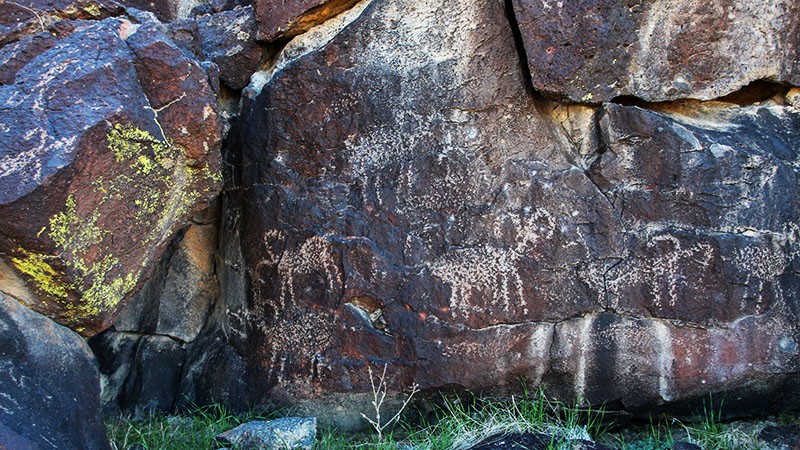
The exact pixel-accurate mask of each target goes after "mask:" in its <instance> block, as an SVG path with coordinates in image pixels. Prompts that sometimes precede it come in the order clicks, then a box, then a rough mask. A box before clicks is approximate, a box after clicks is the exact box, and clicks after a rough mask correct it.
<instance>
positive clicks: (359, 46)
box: [189, 0, 800, 409]
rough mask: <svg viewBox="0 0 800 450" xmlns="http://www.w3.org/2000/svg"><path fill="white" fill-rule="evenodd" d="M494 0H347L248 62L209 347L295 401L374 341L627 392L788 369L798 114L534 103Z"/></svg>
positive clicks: (403, 369) (207, 370) (700, 385)
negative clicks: (273, 51)
mask: <svg viewBox="0 0 800 450" xmlns="http://www.w3.org/2000/svg"><path fill="white" fill-rule="evenodd" d="M506 12H507V11H506V10H505V8H504V4H503V2H499V1H494V0H461V1H452V2H448V4H447V5H441V4H440V2H417V3H415V7H414V10H413V13H412V12H409V11H408V10H406V9H405V8H404V6H403V4H402V2H399V1H391V0H385V1H379V0H375V1H373V2H371V3H370V2H366V3H360V4H358V5H357V6H356V7H355V8H354V9H352V10H351V11H349V12H348V13H346V14H345V15H344V16H343V17H339V18H337V20H335V21H330V22H328V23H326V24H325V25H324V26H322V27H319V28H316V29H314V30H312V31H310V32H309V33H308V34H307V35H304V36H302V37H300V38H298V39H297V40H295V41H293V42H291V43H289V45H288V46H287V47H286V49H284V52H283V56H282V57H281V58H279V60H278V62H277V64H276V68H275V69H274V71H272V72H265V73H261V74H258V75H257V76H255V77H254V80H256V82H255V83H254V84H251V86H250V87H249V88H248V89H247V90H246V91H245V92H246V93H247V95H248V96H249V98H248V100H247V101H246V102H245V104H244V108H243V114H242V117H241V120H240V122H239V127H238V128H237V129H236V130H234V131H233V132H232V133H233V136H232V138H231V143H232V144H231V146H232V148H233V149H234V152H233V154H232V158H233V160H232V162H231V165H232V167H234V175H235V177H234V182H233V186H234V187H238V188H239V190H238V191H236V192H230V193H229V194H226V199H227V200H226V205H227V206H226V209H225V212H224V214H225V216H226V217H228V218H229V219H226V220H230V221H231V222H232V223H234V225H232V226H231V228H230V229H229V228H228V227H225V228H224V231H223V233H224V234H223V242H226V244H225V245H226V246H228V247H226V250H225V252H224V255H223V261H224V262H225V267H223V268H221V273H223V274H227V275H223V277H224V278H223V289H222V292H223V296H222V301H223V302H228V301H229V302H230V305H229V306H227V307H226V308H225V309H221V308H220V309H219V311H222V312H221V314H219V315H216V316H215V317H216V319H215V322H214V323H215V325H214V326H213V327H210V328H209V330H210V331H209V333H210V334H209V336H216V337H217V338H216V341H214V340H212V339H209V340H208V341H206V342H208V345H209V346H210V347H209V348H211V349H213V351H212V352H211V353H212V354H214V355H217V357H221V356H220V355H223V354H230V353H225V352H223V349H224V348H228V349H229V350H230V352H231V353H234V354H236V355H237V356H234V357H231V358H228V357H224V358H228V359H224V358H223V359H224V360H227V361H237V363H236V364H230V366H229V367H241V369H240V370H241V376H239V377H237V383H239V380H242V379H244V380H247V381H246V383H245V384H247V385H251V386H252V385H256V386H262V387H264V386H267V387H270V388H271V391H270V392H269V393H268V394H264V393H262V394H261V395H265V396H273V397H277V398H288V399H292V400H294V401H296V400H298V399H308V398H316V397H319V396H320V395H322V394H326V393H334V392H353V391H355V392H358V391H363V390H365V389H367V388H368V382H369V380H368V378H367V375H366V373H367V372H366V367H365V366H366V365H368V364H377V365H382V364H383V363H384V362H387V363H388V364H389V365H390V369H389V371H390V372H392V373H394V374H396V377H395V379H394V381H395V383H396V384H395V385H396V386H397V387H402V386H404V385H408V384H410V382H411V381H413V380H415V381H416V382H418V383H420V384H421V385H422V387H424V388H436V387H441V386H445V385H460V386H464V387H467V388H470V389H481V388H487V387H493V386H499V385H500V386H502V385H508V386H516V385H517V384H518V380H519V379H520V378H524V379H527V380H528V381H529V382H530V383H533V384H543V385H544V386H546V387H547V388H548V389H549V390H550V392H552V393H554V394H557V395H559V396H560V397H562V398H583V399H585V400H587V401H590V402H603V401H606V402H616V401H621V402H622V404H623V405H624V406H626V407H628V408H631V409H637V408H644V407H647V406H652V405H655V404H659V403H661V402H664V401H678V400H682V399H687V398H692V397H695V396H702V395H704V394H705V393H708V392H710V391H713V392H717V391H729V392H734V391H735V392H737V393H740V394H741V396H739V397H737V398H744V397H743V396H745V395H746V394H748V393H752V392H753V391H754V390H755V389H756V388H754V387H753V385H754V383H760V384H761V385H762V386H774V385H777V384H779V383H784V382H787V380H791V374H792V373H795V372H796V371H797V370H798V363H800V359H798V354H797V347H796V346H797V344H796V343H797V341H798V339H800V335H799V334H798V332H799V331H800V330H798V325H797V323H798V322H797V317H796V310H797V296H796V293H797V290H798V278H797V275H796V269H795V267H796V265H797V263H798V246H797V245H798V244H797V242H798V237H799V236H798V216H797V214H798V213H797V211H798V208H797V206H798V205H797V202H798V183H797V178H796V177H797V170H796V167H797V162H798V153H797V149H798V148H800V141H798V138H799V137H800V132H799V131H798V130H800V115H798V111H797V110H795V109H794V108H792V107H789V106H785V105H784V104H783V102H784V99H783V98H782V97H776V98H775V99H774V100H772V101H768V102H766V103H764V104H762V105H753V106H738V105H736V104H733V103H720V102H717V103H715V102H708V103H686V102H684V103H680V104H675V105H643V106H645V108H641V107H636V106H624V105H620V104H613V103H607V104H604V105H602V106H600V107H586V106H565V105H556V104H552V103H549V102H546V101H543V100H538V99H536V97H535V96H534V95H531V93H530V92H529V91H528V90H526V79H525V75H524V70H522V68H521V67H520V65H519V59H518V54H517V49H516V47H515V42H514V38H513V34H512V32H511V29H510V27H509V22H508V18H507V16H506ZM521 24H522V25H523V27H524V26H525V25H524V23H522V21H521ZM523 31H524V28H523ZM531 70H532V72H533V71H535V70H536V68H535V67H531ZM532 76H534V77H535V76H536V74H532ZM737 86H738V85H737ZM654 89H656V90H659V89H661V85H658V86H656V87H654ZM665 89H666V88H665ZM726 89H727V88H726ZM581 92H582V93H583V94H581V96H583V95H585V93H587V92H588V91H587V90H583V91H581ZM659 92H661V91H659ZM708 92H712V91H711V90H709V91H708ZM714 92H716V91H714ZM614 95H617V94H614ZM659 95H660V94H659ZM709 95H711V94H709ZM713 95H716V94H713ZM238 242H241V244H238ZM231 245H233V246H234V247H237V248H233V249H232V248H230V246H231ZM239 254H240V255H241V256H240V258H239V257H236V255H239ZM211 330H214V331H211ZM221 336H225V339H226V340H227V344H222V343H220V342H219V339H220V337H221ZM211 361H213V364H210V363H209V360H206V361H203V360H202V359H201V358H196V359H194V360H192V362H190V366H191V367H192V371H191V373H192V375H190V376H189V378H190V379H193V380H199V379H201V378H202V375H201V374H209V375H210V374H212V373H213V371H214V370H215V368H216V367H217V366H218V364H219V361H220V360H219V359H216V357H215V359H212V360H211ZM790 385H791V383H790ZM784 387H785V386H784ZM796 387H797V386H794V387H793V388H791V389H795V390H796ZM212 389H215V390H216V391H215V392H216V393H217V395H216V396H215V397H216V398H222V397H224V395H226V394H227V395H230V396H232V397H236V394H235V393H239V394H241V393H242V392H244V389H243V388H242V386H240V385H239V384H236V385H231V388H230V389H229V390H226V388H225V387H224V386H219V385H217V386H215V387H214V388H212ZM737 395H739V394H737ZM228 398H231V397H228ZM251 400H252V398H251Z"/></svg>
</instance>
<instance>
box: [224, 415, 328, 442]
mask: <svg viewBox="0 0 800 450" xmlns="http://www.w3.org/2000/svg"><path fill="white" fill-rule="evenodd" d="M217 440H218V441H220V442H222V443H223V444H230V445H235V446H236V447H241V448H247V449H252V450H280V449H285V448H291V449H301V450H311V449H313V448H314V444H315V443H316V441H317V419H315V418H313V417H311V418H302V417H284V418H281V419H276V420H270V421H260V420H255V421H252V422H247V423H243V424H241V425H239V426H238V427H236V428H234V429H232V430H228V431H226V432H224V433H222V434H219V435H218V436H217Z"/></svg>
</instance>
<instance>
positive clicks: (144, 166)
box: [133, 155, 156, 175]
mask: <svg viewBox="0 0 800 450" xmlns="http://www.w3.org/2000/svg"><path fill="white" fill-rule="evenodd" d="M133 168H134V169H136V171H137V172H139V173H141V174H143V175H149V174H150V172H152V171H153V169H155V168H156V165H155V163H154V162H153V160H152V159H150V158H148V157H147V156H145V155H139V156H138V157H137V158H136V162H135V163H134V164H133Z"/></svg>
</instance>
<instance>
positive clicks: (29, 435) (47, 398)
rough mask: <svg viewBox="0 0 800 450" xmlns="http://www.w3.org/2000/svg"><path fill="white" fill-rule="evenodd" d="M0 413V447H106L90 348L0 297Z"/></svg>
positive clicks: (66, 331) (91, 449) (80, 449)
mask: <svg viewBox="0 0 800 450" xmlns="http://www.w3.org/2000/svg"><path fill="white" fill-rule="evenodd" d="M0 411H2V414H0V448H5V449H9V450H10V449H50V448H58V449H64V450H71V449H75V450H94V449H109V448H110V447H109V445H108V440H107V439H106V431H105V427H104V426H103V421H102V417H101V415H100V378H99V374H98V372H97V363H96V362H95V359H94V355H93V354H92V352H91V350H89V347H88V346H87V345H86V343H85V342H84V341H83V339H81V337H80V336H78V335H77V334H75V333H74V332H72V331H70V330H69V329H67V328H64V327H62V326H60V325H58V324H56V323H54V322H53V321H51V320H49V319H47V318H46V317H44V316H41V315H40V314H37V313H35V312H33V311H31V310H29V309H27V308H25V307H23V306H22V305H21V304H20V303H19V302H17V301H16V300H15V299H13V298H11V297H9V296H7V295H5V294H3V293H1V292H0Z"/></svg>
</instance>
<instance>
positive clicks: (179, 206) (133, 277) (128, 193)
mask: <svg viewBox="0 0 800 450" xmlns="http://www.w3.org/2000/svg"><path fill="white" fill-rule="evenodd" d="M106 142H107V144H108V149H109V150H110V152H111V154H112V155H113V159H114V161H115V165H116V167H113V168H111V170H108V171H104V173H103V176H98V177H97V178H96V179H95V180H94V181H93V182H92V189H93V191H94V195H86V196H79V197H76V196H75V195H72V194H70V195H69V196H68V197H67V198H66V200H65V203H64V208H63V209H62V210H61V211H60V212H58V213H56V214H54V215H53V216H52V217H51V218H50V220H49V226H48V227H47V229H46V231H45V232H44V234H46V235H47V236H49V238H50V239H51V240H52V241H53V243H54V244H55V249H56V251H55V252H54V255H57V256H52V257H51V258H58V259H59V260H60V262H61V263H62V264H63V266H64V268H63V270H64V273H63V274H61V273H57V272H56V271H55V270H54V269H53V268H52V267H51V266H50V265H49V264H47V262H46V261H45V259H44V257H39V258H34V257H26V258H19V259H18V260H15V261H14V263H15V265H16V266H17V268H18V269H19V270H20V271H21V272H22V273H24V274H25V275H27V276H28V277H30V278H31V279H33V283H35V284H36V285H37V286H39V287H40V289H41V291H43V292H45V293H47V294H50V295H51V296H52V297H56V298H59V299H66V298H68V297H69V295H70V294H72V293H73V292H74V293H75V294H77V295H78V296H80V301H78V302H75V303H72V304H65V308H64V309H65V311H64V316H65V318H66V319H67V320H68V321H69V323H71V324H74V325H75V326H79V325H84V324H85V323H86V322H85V321H86V320H87V319H91V318H92V317H94V316H98V315H101V314H104V313H107V312H109V311H111V310H113V309H114V308H116V307H117V306H118V305H119V304H120V302H121V301H122V300H123V299H125V298H126V297H127V296H128V295H130V293H131V292H132V291H133V290H134V289H135V287H136V285H137V284H138V281H139V279H140V276H141V274H142V271H143V270H144V268H146V267H148V266H149V264H150V263H151V262H152V258H153V257H154V255H153V253H152V248H153V247H154V245H160V244H163V243H164V242H165V241H166V240H168V239H170V238H171V237H172V232H173V231H174V229H175V227H176V223H177V222H179V221H181V220H183V219H184V218H185V217H186V216H187V215H188V214H189V213H190V212H191V210H192V208H194V207H195V205H196V204H197V202H198V201H200V200H201V199H202V198H203V197H204V196H210V195H212V194H213V192H211V189H210V188H209V187H208V185H209V184H218V183H219V182H220V181H222V177H221V175H220V174H219V172H218V171H213V170H212V169H211V168H210V167H209V166H208V164H207V163H204V162H202V161H197V160H192V159H189V158H187V157H186V154H185V152H184V151H183V149H182V148H181V147H179V146H177V145H174V144H173V143H172V142H170V141H168V140H167V141H162V140H159V139H157V138H155V137H154V136H153V135H152V134H150V133H149V132H147V131H144V130H141V129H139V128H137V127H134V126H131V125H124V124H115V125H113V126H112V127H111V129H110V130H109V132H108V135H107V136H106ZM210 182H211V183H210ZM111 211H131V213H130V216H129V217H125V218H121V217H109V213H110V212H111ZM120 220H124V221H125V226H126V227H129V230H130V231H129V235H128V236H127V237H126V238H125V239H126V241H124V244H122V245H120V241H117V242H114V241H111V240H110V236H111V232H110V230H109V229H104V228H103V227H108V226H111V224H114V223H118V222H119V221H120ZM101 225H102V227H101ZM131 239H133V242H131ZM123 249H124V251H125V252H126V256H125V258H124V261H121V259H122V256H120V254H115V252H120V251H123ZM132 265H133V266H135V267H131V266H132ZM67 277H69V278H67ZM62 279H69V280H70V281H71V282H72V284H68V285H67V284H59V283H57V282H58V281H59V280H62Z"/></svg>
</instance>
